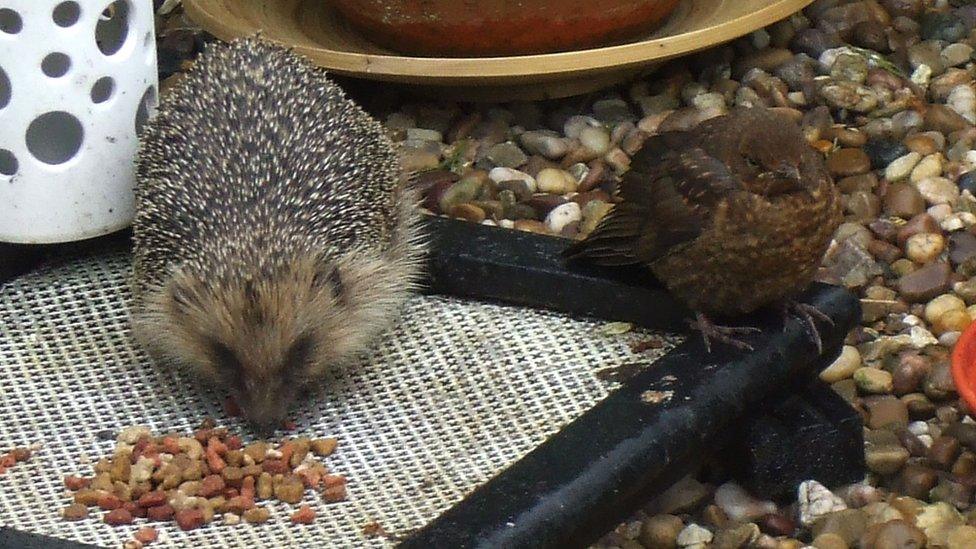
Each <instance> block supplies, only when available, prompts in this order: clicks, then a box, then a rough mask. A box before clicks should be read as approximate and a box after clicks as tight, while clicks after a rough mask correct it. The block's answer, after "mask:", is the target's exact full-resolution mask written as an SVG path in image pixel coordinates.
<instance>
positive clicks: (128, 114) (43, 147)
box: [0, 0, 158, 243]
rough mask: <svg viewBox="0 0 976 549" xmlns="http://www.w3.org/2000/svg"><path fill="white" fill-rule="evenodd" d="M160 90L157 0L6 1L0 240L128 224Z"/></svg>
mask: <svg viewBox="0 0 976 549" xmlns="http://www.w3.org/2000/svg"><path fill="white" fill-rule="evenodd" d="M157 90H158V79H157V73H156V39H155V32H154V28H153V10H152V0H114V1H113V0H68V1H61V0H0V241H5V242H16V243H52V242H67V241H74V240H82V239H85V238H91V237H95V236H100V235H103V234H107V233H110V232H113V231H116V230H119V229H122V228H124V227H126V226H127V225H128V224H130V223H131V222H132V218H133V214H134V196H133V191H132V189H133V186H134V182H135V157H136V152H137V150H138V139H137V131H138V128H139V127H141V125H142V124H144V123H145V121H146V120H147V119H148V118H149V117H150V116H151V115H152V114H153V112H154V111H155V107H156V102H157Z"/></svg>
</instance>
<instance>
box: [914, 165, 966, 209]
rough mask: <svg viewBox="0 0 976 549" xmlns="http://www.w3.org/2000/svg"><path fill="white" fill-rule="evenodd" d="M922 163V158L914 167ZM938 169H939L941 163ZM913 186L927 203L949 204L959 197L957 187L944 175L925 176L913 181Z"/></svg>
mask: <svg viewBox="0 0 976 549" xmlns="http://www.w3.org/2000/svg"><path fill="white" fill-rule="evenodd" d="M924 163H925V161H924V160H923V161H922V163H921V164H919V165H918V167H917V168H915V169H916V170H917V169H918V168H920V167H922V164H924ZM939 170H940V171H941V165H940V168H939ZM915 188H916V189H918V192H919V194H921V195H922V197H923V198H925V201H926V202H928V203H929V204H951V203H953V202H955V201H956V199H958V198H959V187H957V186H956V184H955V183H953V182H952V181H950V180H948V179H946V178H944V177H926V178H925V179H922V180H920V181H918V182H917V183H915Z"/></svg>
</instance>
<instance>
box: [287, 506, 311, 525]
mask: <svg viewBox="0 0 976 549" xmlns="http://www.w3.org/2000/svg"><path fill="white" fill-rule="evenodd" d="M291 521H292V522H293V523H295V524H312V522H314V521H315V510H314V509H312V508H311V507H309V506H308V505H302V506H301V508H300V509H298V511H295V513H294V514H293V515H292V516H291Z"/></svg>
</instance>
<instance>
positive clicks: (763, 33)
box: [750, 29, 771, 50]
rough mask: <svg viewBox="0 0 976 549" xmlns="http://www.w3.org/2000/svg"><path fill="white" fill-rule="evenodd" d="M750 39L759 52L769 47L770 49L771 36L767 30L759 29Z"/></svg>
mask: <svg viewBox="0 0 976 549" xmlns="http://www.w3.org/2000/svg"><path fill="white" fill-rule="evenodd" d="M750 38H751V40H752V45H753V46H754V47H755V48H756V49H757V50H764V49H766V48H767V47H769V42H770V40H771V38H770V36H769V32H768V31H767V30H766V29H759V30H757V31H753V33H752V35H751V36H750Z"/></svg>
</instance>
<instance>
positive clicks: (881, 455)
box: [864, 429, 910, 475]
mask: <svg viewBox="0 0 976 549" xmlns="http://www.w3.org/2000/svg"><path fill="white" fill-rule="evenodd" d="M864 443H865V445H864V460H865V463H866V464H867V466H868V469H870V470H871V471H873V472H875V473H877V474H879V475H892V474H894V473H897V472H898V471H899V470H900V469H901V468H902V466H904V465H905V462H906V461H908V458H909V457H910V454H909V453H908V450H906V449H905V448H904V447H903V446H902V445H901V442H900V441H899V440H898V436H897V435H895V433H893V432H891V431H888V430H884V429H875V430H872V431H868V432H866V433H865V435H864Z"/></svg>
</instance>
